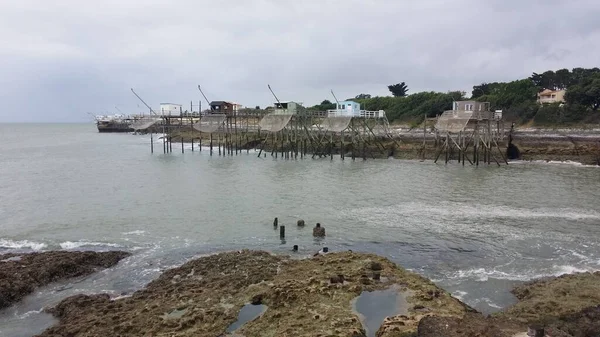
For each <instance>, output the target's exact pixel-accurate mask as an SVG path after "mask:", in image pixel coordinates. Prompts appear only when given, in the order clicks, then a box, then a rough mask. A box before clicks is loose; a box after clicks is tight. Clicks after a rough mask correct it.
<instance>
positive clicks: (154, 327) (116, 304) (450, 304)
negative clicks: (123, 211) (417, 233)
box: [41, 251, 600, 337]
mask: <svg viewBox="0 0 600 337" xmlns="http://www.w3.org/2000/svg"><path fill="white" fill-rule="evenodd" d="M514 294H515V296H516V297H517V298H518V299H519V302H518V303H517V304H515V305H514V306H512V307H510V308H507V309H506V310H504V311H502V312H500V313H498V314H495V315H493V316H491V317H486V316H484V315H482V314H480V313H477V312H476V311H475V310H473V309H472V308H470V307H469V306H467V305H466V304H464V303H462V302H460V301H459V300H458V299H456V298H453V297H452V296H451V295H450V294H448V293H447V292H446V291H444V290H442V289H440V288H439V287H437V286H436V285H435V284H433V283H432V282H431V281H429V280H427V279H425V278H423V277H421V276H419V275H417V274H414V273H412V272H409V271H406V270H404V269H402V268H401V267H399V266H397V265H395V264H394V263H392V262H390V261H389V260H387V259H385V258H382V257H379V256H376V255H372V254H363V253H353V252H340V253H328V254H320V255H317V256H315V257H311V258H305V259H296V258H292V257H288V256H277V255H272V254H270V253H267V252H260V251H240V252H228V253H221V254H215V255H210V256H205V257H200V258H197V259H194V260H191V261H189V262H187V263H185V264H184V265H182V266H180V267H178V268H174V269H170V270H168V271H166V272H165V273H163V274H162V275H161V276H160V277H159V278H158V279H156V280H154V281H153V282H151V283H149V284H148V285H147V286H146V287H145V288H144V289H142V290H139V291H137V292H135V293H133V294H132V295H131V296H130V297H127V298H121V299H111V298H110V297H109V296H108V295H106V294H99V295H91V296H88V295H77V296H73V297H70V298H67V299H65V300H63V301H62V302H61V303H59V304H58V305H57V306H56V307H54V308H50V309H48V311H49V312H51V313H52V314H54V315H55V316H56V317H57V318H58V319H59V323H58V324H57V325H55V326H53V327H51V328H49V329H48V330H46V331H45V332H43V333H42V334H41V336H44V337H50V336H54V337H58V336H354V337H359V336H378V337H390V336H431V337H433V336H437V337H439V336H507V337H508V336H524V335H523V333H525V332H526V331H527V328H528V326H532V325H539V326H543V327H544V328H545V329H546V333H547V336H597V335H599V334H600V323H599V322H600V319H599V318H600V295H599V294H600V273H595V274H592V273H585V274H575V275H567V276H562V277H558V278H552V279H547V280H539V281H534V282H530V283H526V284H523V285H522V286H519V287H517V288H515V289H514ZM367 295H378V296H374V297H369V296H367ZM369 298H370V300H369ZM369 301H371V302H369ZM390 303H392V304H393V305H392V306H391V307H390V306H389V304H390ZM249 308H250V309H252V308H256V309H257V310H254V309H252V310H250V311H253V312H255V314H254V315H248V314H243V313H244V312H246V309H249ZM386 310H387V311H386ZM238 315H239V317H238ZM374 315H375V316H377V315H379V316H377V317H375V316H374ZM243 316H244V317H243ZM378 317H379V318H378ZM238 319H239V321H238ZM373 322H375V323H376V324H375V327H373ZM234 323H235V324H234ZM234 326H235V329H234V328H233V327H234Z"/></svg>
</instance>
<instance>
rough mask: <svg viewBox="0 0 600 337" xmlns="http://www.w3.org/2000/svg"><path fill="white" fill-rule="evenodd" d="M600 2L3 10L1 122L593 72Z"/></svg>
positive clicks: (111, 2) (16, 3)
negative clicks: (575, 69) (577, 69)
mask: <svg viewBox="0 0 600 337" xmlns="http://www.w3.org/2000/svg"><path fill="white" fill-rule="evenodd" d="M599 18H600V1H598V0H570V1H564V0H563V1H555V0H544V1H537V0H452V1H449V0H444V1H442V0H419V1H417V0H414V1H412V0H411V1H409V0H302V1H300V0H221V1H215V0H210V1H204V0H144V1H141V0H140V1H138V0H103V1H90V0H54V1H48V0H0V61H1V62H0V99H1V100H2V107H3V109H0V122H86V121H91V120H92V118H91V117H90V115H89V114H114V113H118V112H119V110H120V111H122V112H123V113H138V112H142V111H147V109H146V108H145V107H144V106H143V104H142V103H141V102H140V101H139V100H138V99H137V98H136V97H135V96H134V95H133V94H132V93H131V90H130V89H131V88H133V89H134V90H135V91H136V92H137V93H138V94H139V95H140V96H141V97H142V98H143V99H144V100H145V101H146V102H147V103H148V104H149V105H150V106H152V107H153V108H154V109H158V107H159V104H160V103H161V102H171V103H180V104H183V106H184V110H185V109H188V110H189V108H190V102H191V101H193V102H194V104H195V105H196V106H195V107H194V110H197V105H198V101H199V100H202V101H203V98H202V96H201V95H200V92H199V91H198V88H197V86H198V85H201V87H202V90H203V91H204V93H205V94H206V96H207V98H208V99H209V100H227V101H234V102H237V103H240V104H242V105H245V106H250V107H254V106H257V105H258V106H261V107H266V106H267V105H270V104H272V102H273V101H274V98H273V97H272V96H271V93H270V92H269V90H268V88H267V84H270V85H271V87H272V88H273V90H274V91H275V93H276V94H277V96H278V98H279V99H280V100H292V101H297V102H303V103H304V104H305V105H306V106H310V105H314V104H318V103H320V102H321V101H322V100H324V99H329V100H333V97H332V96H331V93H330V91H331V90H333V91H334V92H335V94H336V96H337V97H338V98H340V99H345V98H349V97H354V96H356V95H358V94H360V93H368V94H371V95H389V94H390V93H389V91H388V89H387V86H388V85H390V84H394V83H399V82H406V84H407V85H408V87H409V93H415V92H419V91H431V90H433V91H442V92H446V91H451V90H464V91H467V92H468V93H470V91H471V90H472V86H473V85H476V84H480V83H482V82H495V81H510V80H514V79H519V78H526V77H528V76H530V75H531V73H533V72H543V71H545V70H549V69H551V70H557V69H561V68H569V69H571V68H573V67H597V66H600V19H599ZM202 105H203V109H204V108H205V107H206V105H207V104H206V102H204V101H203V102H202Z"/></svg>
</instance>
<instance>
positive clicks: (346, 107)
mask: <svg viewBox="0 0 600 337" xmlns="http://www.w3.org/2000/svg"><path fill="white" fill-rule="evenodd" d="M336 105H337V108H336V109H332V110H327V117H362V118H385V111H383V110H378V111H366V110H361V109H360V103H357V102H354V101H343V102H338V103H337V104H336Z"/></svg>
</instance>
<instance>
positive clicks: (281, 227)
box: [279, 226, 285, 239]
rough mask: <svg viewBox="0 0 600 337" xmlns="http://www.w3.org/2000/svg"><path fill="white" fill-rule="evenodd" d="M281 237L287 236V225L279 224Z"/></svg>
mask: <svg viewBox="0 0 600 337" xmlns="http://www.w3.org/2000/svg"><path fill="white" fill-rule="evenodd" d="M279 237H280V238H282V239H283V238H285V226H279Z"/></svg>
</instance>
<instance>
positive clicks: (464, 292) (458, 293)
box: [452, 290, 469, 302]
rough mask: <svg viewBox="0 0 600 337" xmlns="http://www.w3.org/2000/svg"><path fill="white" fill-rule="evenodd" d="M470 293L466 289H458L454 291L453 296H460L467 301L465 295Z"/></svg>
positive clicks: (460, 298) (459, 297)
mask: <svg viewBox="0 0 600 337" xmlns="http://www.w3.org/2000/svg"><path fill="white" fill-rule="evenodd" d="M468 294H469V293H468V292H466V291H462V290H457V291H455V292H453V293H452V296H454V297H455V298H458V299H459V300H461V301H463V302H464V301H465V296H467V295H468Z"/></svg>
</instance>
